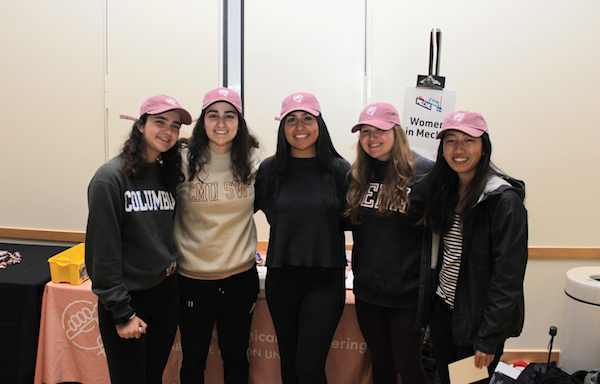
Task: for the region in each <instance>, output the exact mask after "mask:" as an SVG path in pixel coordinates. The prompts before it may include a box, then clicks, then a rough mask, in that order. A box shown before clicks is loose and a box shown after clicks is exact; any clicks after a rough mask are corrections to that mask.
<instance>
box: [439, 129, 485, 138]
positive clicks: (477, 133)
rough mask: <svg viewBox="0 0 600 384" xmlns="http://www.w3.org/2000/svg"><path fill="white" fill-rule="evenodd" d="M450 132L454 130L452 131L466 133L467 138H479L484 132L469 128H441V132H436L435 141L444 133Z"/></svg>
mask: <svg viewBox="0 0 600 384" xmlns="http://www.w3.org/2000/svg"><path fill="white" fill-rule="evenodd" d="M450 130H454V131H461V132H463V133H466V134H467V135H469V136H473V137H481V135H483V134H484V132H483V131H482V130H481V129H477V128H471V127H464V126H459V127H453V126H450V127H444V128H442V130H441V131H439V132H438V134H437V135H436V136H435V138H436V139H439V138H441V137H442V136H443V135H444V133H446V131H450Z"/></svg>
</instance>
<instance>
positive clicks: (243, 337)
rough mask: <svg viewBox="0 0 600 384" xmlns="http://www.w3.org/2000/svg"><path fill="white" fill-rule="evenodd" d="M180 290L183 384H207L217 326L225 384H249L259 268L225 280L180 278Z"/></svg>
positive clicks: (181, 372) (181, 375) (180, 374)
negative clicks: (249, 346) (214, 331)
mask: <svg viewBox="0 0 600 384" xmlns="http://www.w3.org/2000/svg"><path fill="white" fill-rule="evenodd" d="M179 290H180V298H179V300H180V312H181V318H180V321H179V330H180V331H181V346H182V349H183V364H182V366H181V370H180V372H179V378H180V380H181V384H187V383H195V384H200V383H204V370H205V369H206V359H207V357H208V352H209V347H210V342H211V337H212V333H213V326H214V324H215V322H216V323H217V340H218V341H219V351H220V353H221V358H222V359H223V374H224V382H225V383H226V384H233V383H236V384H237V383H247V382H248V370H249V367H250V365H249V364H248V357H247V351H248V343H249V339H250V327H251V325H252V315H253V314H254V307H255V304H256V296H257V294H258V291H259V283H258V274H257V272H256V267H253V268H251V269H249V270H248V271H245V272H242V273H240V274H237V275H233V276H230V277H228V278H226V279H221V280H197V279H190V278H187V277H184V276H181V275H180V276H179Z"/></svg>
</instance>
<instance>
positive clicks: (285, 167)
mask: <svg viewBox="0 0 600 384" xmlns="http://www.w3.org/2000/svg"><path fill="white" fill-rule="evenodd" d="M315 119H316V120H317V123H318V125H319V137H318V138H317V141H316V143H315V145H316V149H317V156H316V158H317V161H318V163H319V168H320V169H321V186H322V189H323V203H324V206H325V208H330V207H334V206H335V205H336V204H338V203H339V201H343V199H344V198H345V197H344V196H343V194H344V192H343V190H344V186H343V185H342V184H343V179H344V177H336V176H339V172H340V164H341V161H344V160H343V158H342V156H340V154H339V153H338V152H337V151H336V150H335V148H334V147H333V143H332V141H331V136H329V131H328V130H327V126H326V125H325V121H324V120H323V117H322V116H321V114H319V116H315ZM289 165H290V144H289V143H288V141H287V139H286V138H285V118H283V119H281V122H280V123H279V131H278V133H277V150H276V151H275V156H274V159H273V164H272V165H271V169H270V170H269V181H268V183H267V202H266V205H267V207H268V206H270V204H271V203H272V202H274V201H275V200H276V199H277V197H278V196H279V192H280V191H281V185H282V184H283V182H284V180H285V179H286V178H287V177H288V176H289V169H290V166H289ZM336 180H337V181H336ZM340 180H341V181H340Z"/></svg>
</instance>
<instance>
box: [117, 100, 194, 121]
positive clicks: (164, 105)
mask: <svg viewBox="0 0 600 384" xmlns="http://www.w3.org/2000/svg"><path fill="white" fill-rule="evenodd" d="M167 111H177V112H179V115H180V116H181V122H182V123H183V124H187V125H189V124H192V115H190V113H189V112H188V111H186V110H185V109H183V108H182V107H181V105H180V104H179V103H178V102H177V100H175V99H174V98H172V97H171V96H167V95H158V96H152V97H149V98H148V99H146V101H144V104H142V107H141V108H140V116H142V115H144V114H146V113H147V114H149V115H158V114H160V113H163V112H167ZM125 118H127V117H125ZM131 120H134V119H131Z"/></svg>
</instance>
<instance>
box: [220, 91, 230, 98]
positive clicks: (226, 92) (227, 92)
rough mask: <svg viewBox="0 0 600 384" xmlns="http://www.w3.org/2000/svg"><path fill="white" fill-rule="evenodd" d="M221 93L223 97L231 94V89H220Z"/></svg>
mask: <svg viewBox="0 0 600 384" xmlns="http://www.w3.org/2000/svg"><path fill="white" fill-rule="evenodd" d="M219 93H220V94H221V95H222V96H223V97H227V95H229V90H228V89H219Z"/></svg>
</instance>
